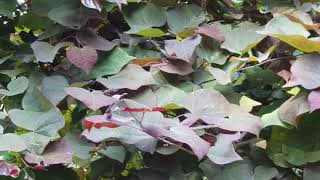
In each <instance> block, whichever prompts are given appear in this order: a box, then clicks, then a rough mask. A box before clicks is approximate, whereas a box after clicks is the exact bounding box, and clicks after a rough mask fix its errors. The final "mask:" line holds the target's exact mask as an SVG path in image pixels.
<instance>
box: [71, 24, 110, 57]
mask: <svg viewBox="0 0 320 180" xmlns="http://www.w3.org/2000/svg"><path fill="white" fill-rule="evenodd" d="M76 38H77V40H78V41H79V42H80V43H81V44H82V45H83V46H89V47H91V48H93V49H97V50H101V51H110V50H112V49H113V48H114V46H115V45H116V44H115V43H112V42H110V41H108V40H106V39H104V38H103V37H101V36H99V35H98V34H97V32H95V30H94V29H92V28H85V29H81V30H79V31H78V32H77V34H76Z"/></svg>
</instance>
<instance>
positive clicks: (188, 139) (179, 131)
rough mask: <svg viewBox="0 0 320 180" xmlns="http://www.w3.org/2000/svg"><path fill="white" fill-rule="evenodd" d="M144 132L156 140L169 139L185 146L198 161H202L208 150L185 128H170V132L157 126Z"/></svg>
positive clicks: (206, 144) (192, 132) (208, 145)
mask: <svg viewBox="0 0 320 180" xmlns="http://www.w3.org/2000/svg"><path fill="white" fill-rule="evenodd" d="M146 131H147V132H148V133H149V134H150V135H152V136H154V137H157V138H160V139H161V138H164V139H165V138H170V139H173V140H174V141H178V142H182V143H185V144H187V145H188V146H189V147H190V148H191V149H192V151H193V152H194V154H195V155H196V156H197V157H198V159H199V160H200V159H202V158H203V157H204V156H205V155H206V154H207V153H208V150H209V148H210V144H209V143H208V142H206V141H205V140H203V139H201V138H200V137H199V136H198V135H197V134H196V133H195V132H194V131H193V130H192V129H190V128H188V127H185V126H175V127H171V128H170V130H166V129H162V128H159V127H157V126H149V127H147V128H146Z"/></svg>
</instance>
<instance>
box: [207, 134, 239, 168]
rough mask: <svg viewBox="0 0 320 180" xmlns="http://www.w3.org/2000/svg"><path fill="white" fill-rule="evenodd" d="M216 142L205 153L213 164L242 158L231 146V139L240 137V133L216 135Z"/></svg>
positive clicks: (227, 162)
mask: <svg viewBox="0 0 320 180" xmlns="http://www.w3.org/2000/svg"><path fill="white" fill-rule="evenodd" d="M216 138H217V142H216V143H215V145H214V146H212V147H210V149H209V152H208V154H207V156H208V158H209V159H210V160H211V161H212V162H214V163H215V164H229V163H232V162H235V161H239V160H242V158H241V156H239V155H238V154H237V153H236V152H235V150H234V147H233V144H232V143H233V141H237V140H239V139H240V133H236V134H231V135H230V134H219V135H218V136H216Z"/></svg>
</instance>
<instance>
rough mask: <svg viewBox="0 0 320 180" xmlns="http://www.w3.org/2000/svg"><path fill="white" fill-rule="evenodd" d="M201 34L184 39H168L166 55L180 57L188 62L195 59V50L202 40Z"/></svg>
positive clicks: (172, 57)
mask: <svg viewBox="0 0 320 180" xmlns="http://www.w3.org/2000/svg"><path fill="white" fill-rule="evenodd" d="M201 39H202V38H201V36H199V35H197V36H194V37H188V38H186V39H184V40H182V41H179V40H166V41H165V51H166V55H167V56H168V57H169V58H171V59H180V60H183V61H186V62H188V63H192V62H193V61H194V52H195V49H196V47H197V46H198V45H199V44H200V42H201Z"/></svg>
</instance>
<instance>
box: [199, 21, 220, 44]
mask: <svg viewBox="0 0 320 180" xmlns="http://www.w3.org/2000/svg"><path fill="white" fill-rule="evenodd" d="M196 32H197V33H199V34H204V35H206V36H209V37H211V38H213V39H215V40H217V41H219V42H222V41H224V35H223V33H222V32H220V30H219V29H218V27H217V25H216V24H211V25H209V24H203V25H202V26H200V27H198V30H197V31H196Z"/></svg>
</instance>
